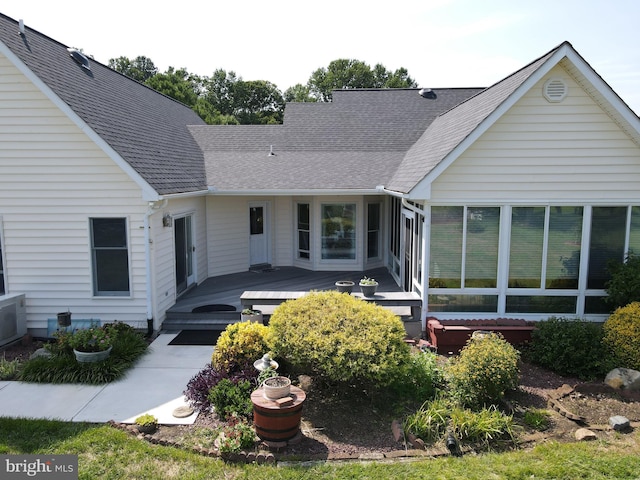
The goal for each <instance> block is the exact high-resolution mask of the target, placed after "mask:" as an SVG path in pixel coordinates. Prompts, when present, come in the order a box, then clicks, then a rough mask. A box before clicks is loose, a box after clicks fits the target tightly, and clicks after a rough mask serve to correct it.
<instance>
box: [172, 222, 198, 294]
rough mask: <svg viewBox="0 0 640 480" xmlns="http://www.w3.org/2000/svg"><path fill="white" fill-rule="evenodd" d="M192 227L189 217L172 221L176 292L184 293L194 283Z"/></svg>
mask: <svg viewBox="0 0 640 480" xmlns="http://www.w3.org/2000/svg"><path fill="white" fill-rule="evenodd" d="M192 228H193V226H192V218H191V216H190V215H187V216H186V217H179V218H175V219H174V221H173V229H174V237H175V254H176V291H177V293H178V294H180V293H182V292H184V291H185V290H186V289H187V288H189V287H190V286H191V285H192V284H193V283H194V282H195V274H194V268H193V263H194V251H195V247H194V245H193V229H192Z"/></svg>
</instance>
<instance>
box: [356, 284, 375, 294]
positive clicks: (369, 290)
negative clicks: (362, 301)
mask: <svg viewBox="0 0 640 480" xmlns="http://www.w3.org/2000/svg"><path fill="white" fill-rule="evenodd" d="M360 290H361V291H362V295H364V296H365V297H373V296H375V294H376V291H377V290H378V284H377V283H374V284H373V285H371V284H362V283H361V284H360Z"/></svg>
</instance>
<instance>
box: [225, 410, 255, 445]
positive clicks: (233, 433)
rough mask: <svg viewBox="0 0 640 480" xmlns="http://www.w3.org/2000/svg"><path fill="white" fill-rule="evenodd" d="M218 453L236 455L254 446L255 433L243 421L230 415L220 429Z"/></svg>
mask: <svg viewBox="0 0 640 480" xmlns="http://www.w3.org/2000/svg"><path fill="white" fill-rule="evenodd" d="M218 438H219V440H220V444H219V450H220V453H238V452H240V451H242V450H247V449H249V448H251V447H253V445H254V444H255V441H256V433H255V431H254V430H253V427H252V426H251V425H249V424H248V423H247V422H246V421H245V420H244V419H242V418H239V417H237V416H235V415H232V416H231V417H230V418H229V420H228V422H227V424H226V425H224V426H223V427H222V428H221V429H220V436H219V437H218Z"/></svg>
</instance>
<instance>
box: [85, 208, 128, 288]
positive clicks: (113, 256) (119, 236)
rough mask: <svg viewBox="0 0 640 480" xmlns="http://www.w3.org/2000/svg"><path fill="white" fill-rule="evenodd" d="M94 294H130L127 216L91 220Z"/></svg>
mask: <svg viewBox="0 0 640 480" xmlns="http://www.w3.org/2000/svg"><path fill="white" fill-rule="evenodd" d="M91 253H92V262H93V293H94V295H98V296H126V295H129V250H128V247H127V226H126V220H125V219H124V218H92V219H91Z"/></svg>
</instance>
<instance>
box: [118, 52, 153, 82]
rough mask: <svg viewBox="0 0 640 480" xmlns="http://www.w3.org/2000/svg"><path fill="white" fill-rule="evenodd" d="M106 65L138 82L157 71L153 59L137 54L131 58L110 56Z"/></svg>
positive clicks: (145, 79) (143, 80) (148, 77)
mask: <svg viewBox="0 0 640 480" xmlns="http://www.w3.org/2000/svg"><path fill="white" fill-rule="evenodd" d="M108 67H109V68H111V69H113V70H115V71H116V72H120V73H122V74H123V75H126V76H127V77H129V78H133V79H134V80H137V81H138V82H140V83H144V82H146V81H147V80H149V79H150V78H151V77H153V76H154V75H156V74H157V73H158V69H157V68H156V66H155V65H154V63H153V61H152V60H151V59H150V58H148V57H145V56H138V57H136V58H135V59H133V60H130V59H129V58H127V57H118V58H111V59H109V64H108Z"/></svg>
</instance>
